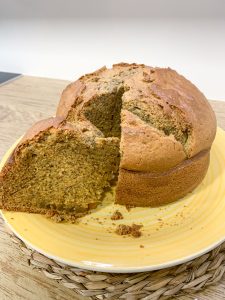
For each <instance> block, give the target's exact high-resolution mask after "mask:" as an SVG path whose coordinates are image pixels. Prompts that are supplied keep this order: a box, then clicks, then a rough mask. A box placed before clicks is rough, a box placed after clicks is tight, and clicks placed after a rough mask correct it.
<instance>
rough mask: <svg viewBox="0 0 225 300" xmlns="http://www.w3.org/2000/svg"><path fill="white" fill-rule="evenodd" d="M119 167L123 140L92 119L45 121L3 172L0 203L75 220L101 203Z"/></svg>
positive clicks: (13, 209)
mask: <svg viewBox="0 0 225 300" xmlns="http://www.w3.org/2000/svg"><path fill="white" fill-rule="evenodd" d="M118 166H119V139H118V138H116V137H108V138H104V136H103V134H102V133H101V132H100V131H99V130H98V129H96V128H95V127H93V126H92V125H91V123H90V122H87V121H85V122H78V123H77V124H76V126H75V125H72V124H69V123H66V122H65V121H63V120H62V119H60V118H50V119H47V120H43V121H40V122H38V123H37V124H36V125H34V126H33V127H32V128H31V129H30V130H29V131H28V132H27V134H26V135H25V136H24V137H23V139H22V141H21V142H20V143H19V145H18V146H17V148H16V149H15V151H14V152H13V154H12V155H11V157H10V159H9V160H8V162H7V163H6V165H5V167H4V168H3V170H2V172H1V177H0V181H1V182H0V183H1V198H0V207H1V208H3V209H7V210H12V211H24V212H33V213H42V214H48V215H49V216H54V217H55V219H56V220H59V221H60V220H62V219H68V220H73V219H74V218H76V217H79V216H81V215H83V214H84V213H86V212H87V211H88V210H89V209H91V208H95V207H96V206H97V205H98V203H99V202H100V200H101V198H102V195H103V193H104V190H105V188H107V187H109V186H110V185H111V181H112V180H113V179H114V177H115V175H116V174H117V171H118Z"/></svg>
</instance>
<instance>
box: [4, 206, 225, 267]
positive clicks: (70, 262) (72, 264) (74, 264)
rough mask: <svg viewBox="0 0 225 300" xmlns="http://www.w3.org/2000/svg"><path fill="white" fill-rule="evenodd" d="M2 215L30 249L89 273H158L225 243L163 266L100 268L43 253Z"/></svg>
mask: <svg viewBox="0 0 225 300" xmlns="http://www.w3.org/2000/svg"><path fill="white" fill-rule="evenodd" d="M0 214H1V216H2V218H3V220H4V222H5V223H6V224H7V226H8V227H9V228H10V229H11V231H12V232H13V233H14V234H15V235H16V236H17V237H18V238H19V239H20V240H21V241H22V242H23V243H25V244H26V245H27V246H28V247H29V248H31V249H33V250H35V251H37V252H39V253H41V254H42V255H44V256H46V257H48V258H50V259H53V260H55V261H56V262H59V263H63V264H65V265H68V266H71V267H76V268H79V269H85V270H89V271H97V272H104V273H141V272H148V271H156V270H161V269H166V268H170V267H174V266H177V265H181V264H184V263H186V262H188V261H191V260H193V259H195V258H198V257H200V256H202V255H204V254H206V253H208V252H209V251H211V250H213V249H215V248H216V247H218V246H219V245H221V244H222V243H223V242H224V241H225V236H224V237H223V238H222V239H220V240H219V241H217V242H215V243H214V244H212V245H210V246H209V247H206V248H204V249H203V250H201V251H198V252H196V253H194V254H192V255H189V256H185V257H184V258H181V259H176V260H172V261H169V262H166V263H162V264H157V265H150V266H146V267H126V268H115V267H114V268H113V267H107V266H106V267H98V266H90V265H86V264H84V263H76V262H74V261H70V260H67V259H63V258H60V257H58V256H55V255H53V254H51V253H47V252H45V251H43V250H42V249H40V248H39V247H36V246H34V245H32V243H30V242H29V241H27V240H26V239H25V238H23V237H22V236H21V235H20V234H19V233H18V232H17V231H16V230H15V229H14V227H13V226H12V225H11V224H10V223H9V222H8V221H7V219H6V217H5V216H4V212H3V210H0Z"/></svg>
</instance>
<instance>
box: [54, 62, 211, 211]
mask: <svg viewBox="0 0 225 300" xmlns="http://www.w3.org/2000/svg"><path fill="white" fill-rule="evenodd" d="M57 116H60V117H63V118H65V119H66V120H67V121H68V122H72V123H76V122H77V121H79V120H89V121H90V122H91V123H92V124H93V125H94V126H96V127H97V128H98V129H99V130H100V131H101V132H102V133H103V134H104V136H105V137H108V136H114V137H119V138H120V167H119V173H118V174H119V175H118V182H117V188H116V203H119V204H124V205H128V206H157V205H163V204H166V203H169V202H172V201H175V200H177V199H179V198H181V197H183V196H185V195H186V194H187V193H188V192H190V191H192V190H193V189H194V188H195V187H196V186H197V185H198V184H199V183H200V182H201V181H202V179H203V178H204V176H205V174H206V172H207V169H208V166H209V157H210V148H211V145H212V142H213V140H214V137H215V133H216V118H215V114H214V112H213V110H212V108H211V106H210V104H209V103H208V101H207V99H206V98H205V96H204V95H203V94H202V93H201V92H200V91H199V90H198V89H197V87H196V86H194V85H193V84H192V83H191V82H190V81H188V80H187V79H185V78H184V77H183V76H181V75H179V74H178V73H177V72H176V71H174V70H172V69H170V68H152V67H148V66H145V65H137V64H126V63H120V64H116V65H113V67H112V68H111V69H107V68H106V67H103V68H101V69H99V70H97V71H96V72H94V73H91V74H87V75H85V76H83V77H81V78H80V79H79V80H77V81H75V82H74V83H72V84H70V85H69V86H68V87H67V88H66V89H65V90H64V92H63V93H62V97H61V100H60V103H59V105H58V109H57Z"/></svg>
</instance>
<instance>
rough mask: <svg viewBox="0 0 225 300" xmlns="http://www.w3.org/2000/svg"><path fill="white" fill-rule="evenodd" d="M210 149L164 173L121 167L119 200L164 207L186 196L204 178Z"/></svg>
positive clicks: (124, 203) (118, 187)
mask: <svg viewBox="0 0 225 300" xmlns="http://www.w3.org/2000/svg"><path fill="white" fill-rule="evenodd" d="M209 158H210V154H209V151H202V152H201V153H199V154H197V155H196V156H194V157H193V158H190V159H188V160H185V161H184V162H181V163H180V164H179V165H178V166H176V167H174V168H172V169H170V170H168V171H166V172H163V173H150V172H135V171H130V170H125V169H120V172H119V178H118V183H117V189H116V203H117V204H121V205H126V206H128V207H132V206H142V207H145V206H151V207H155V206H161V205H165V204H168V203H171V202H173V201H175V200H177V199H180V198H182V197H184V196H185V195H186V194H188V193H189V192H191V191H193V190H194V189H195V188H196V187H197V186H198V185H199V183H200V182H201V181H202V180H203V178H204V177H205V174H206V172H207V169H208V166H209Z"/></svg>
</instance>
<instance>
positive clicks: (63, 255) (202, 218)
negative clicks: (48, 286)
mask: <svg viewBox="0 0 225 300" xmlns="http://www.w3.org/2000/svg"><path fill="white" fill-rule="evenodd" d="M14 147H15V145H14V146H13V147H12V148H11V149H9V151H8V152H7V153H6V155H5V157H4V158H3V160H2V163H1V166H2V165H3V164H4V162H5V161H6V159H7V157H8V156H9V154H10V153H11V151H12V150H13V148H14ZM117 208H118V209H119V210H120V211H121V212H122V214H123V215H124V220H120V221H112V220H111V219H110V216H111V214H112V212H113V211H114V210H115V209H117ZM2 215H3V217H4V219H5V221H6V222H7V223H8V225H9V226H10V227H11V229H12V230H13V231H14V233H15V234H16V235H17V236H18V237H19V238H21V239H22V240H23V241H24V242H25V243H26V244H28V245H29V246H30V247H31V248H33V249H35V250H37V251H39V252H41V253H43V254H44V255H46V256H48V257H50V258H53V259H55V260H58V261H60V262H63V263H66V264H69V265H73V266H76V267H80V268H85V269H89V270H96V271H103V272H141V271H148V270H156V269H160V268H165V267H169V266H174V265H177V264H180V263H183V262H186V261H188V260H191V259H193V258H195V257H197V256H199V255H201V254H203V253H205V252H207V251H209V250H211V249H213V248H214V247H216V246H218V245H219V244H220V243H222V242H223V241H224V240H225V222H224V220H225V132H224V131H223V130H222V129H220V128H218V131H217V136H216V139H215V142H214V144H213V147H212V151H211V162H210V167H209V170H208V173H207V175H206V177H205V179H204V181H203V182H202V183H201V184H200V186H199V187H198V188H197V189H195V191H194V192H193V193H191V194H189V195H187V196H186V197H185V198H183V199H182V200H180V201H177V202H175V203H173V204H170V205H167V206H164V207H160V208H135V209H132V210H131V211H130V212H128V211H127V210H126V209H125V208H124V207H122V206H119V205H114V204H112V196H110V195H108V197H107V199H105V201H104V204H103V206H102V207H100V208H98V209H97V210H96V211H94V212H93V213H92V214H91V215H88V216H85V217H84V218H82V220H81V221H80V223H79V224H65V223H61V224H57V223H54V222H52V221H51V220H49V219H47V218H45V217H44V216H41V215H35V214H28V213H18V212H6V211H2ZM96 218H98V219H96ZM133 222H135V223H136V224H139V223H142V224H143V225H144V227H143V230H142V232H143V235H142V236H141V237H140V238H131V237H126V238H123V237H122V236H118V235H116V234H115V233H114V231H115V227H116V226H115V225H113V224H112V223H115V224H120V223H123V224H132V223H133ZM101 223H102V224H101ZM140 245H143V246H144V248H143V247H140Z"/></svg>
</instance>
